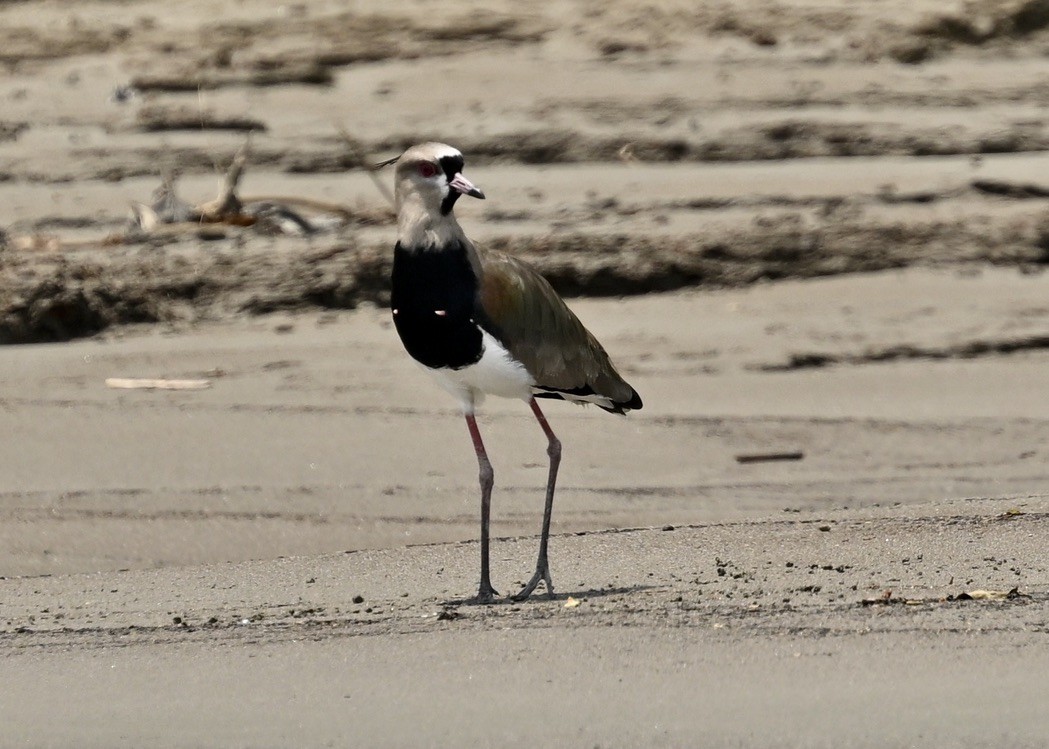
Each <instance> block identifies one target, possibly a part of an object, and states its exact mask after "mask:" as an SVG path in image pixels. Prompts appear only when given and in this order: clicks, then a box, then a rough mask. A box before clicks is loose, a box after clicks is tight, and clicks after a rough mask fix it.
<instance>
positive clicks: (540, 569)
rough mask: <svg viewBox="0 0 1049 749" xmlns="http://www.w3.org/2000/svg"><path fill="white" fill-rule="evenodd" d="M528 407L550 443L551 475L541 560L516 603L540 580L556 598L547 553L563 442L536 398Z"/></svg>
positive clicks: (544, 517) (544, 513)
mask: <svg viewBox="0 0 1049 749" xmlns="http://www.w3.org/2000/svg"><path fill="white" fill-rule="evenodd" d="M528 405H530V406H531V407H532V413H533V414H535V418H536V420H537V421H538V422H539V426H541V427H542V428H543V433H544V434H545V435H546V439H547V441H548V444H547V448H546V454H547V455H548V456H550V474H549V476H548V477H547V480H546V505H545V507H544V508H543V532H542V535H541V536H540V537H539V559H538V560H537V561H536V564H535V574H534V575H532V579H531V580H529V581H528V584H527V585H525V586H524V588H523V589H522V590H521V592H520V593H518V594H517V595H516V596H514V597H513V598H514V600H515V601H523V600H525V599H526V598H528V596H530V595H532V591H534V590H535V588H536V586H537V585H538V584H539V581H540V580H542V581H543V582H545V583H546V594H547V595H548V596H549V597H550V598H553V597H554V582H553V580H552V579H551V577H550V562H549V561H548V560H547V554H546V552H547V546H548V545H549V542H550V518H551V516H552V515H553V513H554V485H555V484H556V483H557V467H558V466H559V465H561V440H559V439H557V435H555V434H554V430H553V429H551V428H550V424H548V423H547V421H546V416H544V415H543V412H542V411H541V410H540V409H539V404H538V403H536V401H535V398H532V399H531V400H530V401H529V402H528Z"/></svg>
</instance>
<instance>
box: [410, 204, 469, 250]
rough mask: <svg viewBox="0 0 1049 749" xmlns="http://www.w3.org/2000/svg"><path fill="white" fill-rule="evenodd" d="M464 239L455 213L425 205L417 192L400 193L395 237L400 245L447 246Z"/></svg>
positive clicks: (420, 246)
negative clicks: (443, 213)
mask: <svg viewBox="0 0 1049 749" xmlns="http://www.w3.org/2000/svg"><path fill="white" fill-rule="evenodd" d="M465 239H466V235H465V234H464V233H463V230H462V227H460V226H459V222H458V221H456V220H455V216H454V215H452V214H451V213H449V214H448V215H441V212H440V210H436V211H435V210H433V209H431V208H430V207H429V206H427V205H425V203H424V201H423V200H422V198H421V196H419V195H418V194H415V193H409V194H407V195H404V196H401V200H400V201H399V204H398V206H397V240H398V241H399V242H400V243H401V246H402V247H411V248H424V247H435V248H439V247H447V246H448V245H451V244H454V243H456V242H462V241H464V240H465Z"/></svg>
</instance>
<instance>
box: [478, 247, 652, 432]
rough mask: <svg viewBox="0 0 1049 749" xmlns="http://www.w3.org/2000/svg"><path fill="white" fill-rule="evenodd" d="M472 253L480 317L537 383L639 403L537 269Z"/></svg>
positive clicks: (630, 405)
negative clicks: (478, 266)
mask: <svg viewBox="0 0 1049 749" xmlns="http://www.w3.org/2000/svg"><path fill="white" fill-rule="evenodd" d="M478 257H479V259H480V264H481V270H482V273H481V290H480V303H481V307H482V311H483V314H484V317H485V318H486V319H485V321H484V322H485V323H487V324H489V325H490V327H491V330H490V332H491V333H492V335H494V336H495V337H496V338H497V339H499V341H500V343H502V344H503V345H504V346H506V348H507V349H508V350H509V351H510V353H511V354H512V355H513V356H514V358H516V359H517V360H518V361H520V362H521V363H522V364H524V366H525V368H526V369H527V370H528V372H529V373H530V374H531V375H532V376H533V377H534V378H535V381H536V385H537V386H539V387H542V388H548V389H552V390H558V391H564V392H568V393H571V392H576V393H580V394H582V393H586V392H587V391H589V392H592V393H596V394H598V395H602V396H605V397H607V398H609V399H610V400H611V401H612V402H613V403H615V404H617V405H620V406H625V407H627V408H640V406H641V401H640V398H638V396H637V393H636V392H634V389H633V388H632V387H630V385H628V384H627V383H626V381H624V380H623V378H622V377H620V375H619V373H618V372H616V369H615V367H614V366H613V365H612V361H611V360H610V359H609V358H608V354H607V353H605V349H604V348H603V347H602V346H601V344H600V343H598V341H597V339H596V338H594V336H593V334H591V333H590V331H589V330H587V329H586V328H585V327H583V323H581V322H580V321H579V318H578V317H576V316H575V314H574V313H573V312H572V310H570V309H569V308H568V305H566V304H565V303H564V300H562V299H561V297H560V296H558V294H557V292H556V291H554V289H553V287H551V286H550V284H549V282H547V280H546V279H545V278H543V277H542V276H541V275H539V272H538V271H536V270H535V269H534V268H532V267H531V266H530V265H528V264H527V263H524V262H522V261H521V260H518V259H517V258H514V257H511V256H509V255H504V254H502V253H500V252H484V251H481V250H478ZM610 410H617V411H619V410H621V409H619V408H616V409H610Z"/></svg>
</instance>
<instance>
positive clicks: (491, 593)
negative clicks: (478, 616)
mask: <svg viewBox="0 0 1049 749" xmlns="http://www.w3.org/2000/svg"><path fill="white" fill-rule="evenodd" d="M498 597H499V591H498V590H496V589H495V588H493V587H492V584H491V583H490V582H488V581H487V580H482V581H481V587H480V588H479V589H478V591H477V597H476V598H474V599H472V600H471V601H470V603H482V604H484V603H495V599H496V598H498Z"/></svg>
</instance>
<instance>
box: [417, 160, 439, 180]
mask: <svg viewBox="0 0 1049 749" xmlns="http://www.w3.org/2000/svg"><path fill="white" fill-rule="evenodd" d="M419 174H420V175H421V176H423V177H425V178H426V179H429V178H430V177H436V176H437V167H436V166H434V165H433V164H431V163H430V162H429V161H424V162H422V163H421V164H419Z"/></svg>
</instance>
